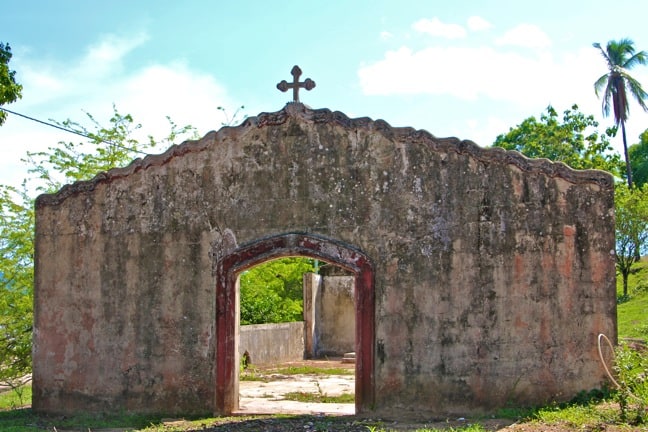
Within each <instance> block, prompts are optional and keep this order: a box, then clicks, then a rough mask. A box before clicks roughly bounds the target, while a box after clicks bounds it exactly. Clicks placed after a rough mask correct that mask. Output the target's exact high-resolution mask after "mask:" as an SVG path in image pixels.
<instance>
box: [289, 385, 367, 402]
mask: <svg viewBox="0 0 648 432" xmlns="http://www.w3.org/2000/svg"><path fill="white" fill-rule="evenodd" d="M283 398H284V399H285V400H289V401H297V402H306V403H311V402H314V403H354V402H355V396H354V395H352V394H350V393H342V394H341V395H338V396H329V395H328V394H326V393H323V392H322V390H321V388H320V389H319V392H317V393H311V392H299V391H298V392H288V393H285V394H284V395H283Z"/></svg>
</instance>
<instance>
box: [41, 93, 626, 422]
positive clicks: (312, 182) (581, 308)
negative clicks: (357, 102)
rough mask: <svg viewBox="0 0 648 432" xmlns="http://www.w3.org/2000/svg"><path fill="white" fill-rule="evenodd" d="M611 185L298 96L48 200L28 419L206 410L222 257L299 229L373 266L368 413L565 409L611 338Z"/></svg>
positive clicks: (589, 379) (595, 378)
mask: <svg viewBox="0 0 648 432" xmlns="http://www.w3.org/2000/svg"><path fill="white" fill-rule="evenodd" d="M611 182H612V180H611V178H610V176H609V175H607V174H605V173H601V172H596V171H586V172H575V171H572V170H570V169H568V168H566V167H565V166H564V165H562V164H552V163H549V162H548V161H531V160H528V159H526V158H524V157H522V156H520V155H519V154H516V153H510V152H503V151H500V150H485V149H481V148H479V147H477V146H475V145H474V144H472V143H470V142H465V141H462V142H460V141H458V140H455V139H443V140H442V139H436V138H434V137H433V136H431V135H429V134H427V133H426V132H421V131H414V130H412V129H409V128H403V129H397V128H391V127H390V126H389V125H387V124H386V123H385V122H382V121H376V122H373V121H371V120H369V119H356V120H350V119H348V118H347V117H345V116H344V115H343V114H340V113H331V112H330V111H327V110H316V111H314V110H310V109H307V108H305V107H304V106H303V105H300V104H294V105H288V106H287V107H286V108H285V109H284V110H282V111H280V112H278V113H272V114H263V115H260V116H259V117H258V118H252V119H248V120H247V121H246V122H245V123H244V124H243V125H242V126H240V127H238V128H224V129H222V130H221V131H219V132H218V133H210V134H208V135H207V136H206V137H205V138H203V139H202V140H201V141H199V142H190V143H185V144H183V145H182V146H179V147H174V148H172V149H170V150H169V151H168V152H167V153H166V154H164V155H161V156H156V157H147V158H145V159H144V160H143V161H136V162H135V163H133V164H132V165H131V166H130V167H128V168H125V169H121V170H113V171H111V172H109V173H108V174H103V175H101V176H99V177H98V178H96V179H95V180H94V181H91V182H86V183H80V184H76V185H74V186H69V187H66V188H64V189H63V190H62V191H60V192H59V193H58V194H57V195H48V196H41V197H39V199H38V200H37V225H36V285H35V331H34V383H33V387H34V399H33V406H34V409H35V410H36V411H39V412H59V413H60V412H75V411H77V412H78V411H102V410H115V409H125V410H129V411H138V412H147V411H148V412H151V411H157V412H166V413H191V412H193V413H198V412H200V413H203V412H204V413H207V412H212V411H213V407H214V382H215V374H216V373H218V371H216V370H215V366H214V365H215V361H214V360H215V356H216V355H218V353H216V352H215V347H216V341H215V337H216V334H217V333H216V329H215V324H214V323H215V318H216V316H217V314H218V313H220V312H219V311H217V310H216V307H215V292H214V287H215V285H216V282H215V279H214V268H215V263H216V262H217V261H218V260H219V258H220V257H222V256H223V255H224V254H225V253H227V251H229V250H232V248H234V247H235V246H236V244H244V243H249V242H252V241H254V240H257V239H260V238H263V237H266V236H270V235H275V234H280V233H287V232H307V233H313V234H316V235H319V236H322V237H326V238H331V239H335V240H337V241H340V242H344V243H346V244H349V245H352V246H353V247H355V248H358V249H359V250H361V251H362V252H363V253H364V254H366V255H367V256H368V257H370V258H371V260H372V261H373V265H374V270H375V281H374V289H375V311H374V317H375V340H374V341H371V345H372V346H373V347H374V351H373V353H372V354H373V355H374V356H375V361H374V370H373V375H372V376H373V379H374V382H373V383H372V384H371V386H372V388H373V394H372V395H371V398H372V405H371V408H372V409H373V410H374V412H375V413H376V414H377V415H385V416H388V415H403V414H404V413H408V412H410V413H417V414H418V415H422V416H425V415H441V414H446V413H464V414H465V413H474V412H483V411H488V410H490V409H493V408H496V407H500V406H504V405H507V404H510V403H513V404H518V405H525V404H537V403H542V402H545V401H547V400H551V399H558V400H562V399H565V398H569V397H570V396H571V395H573V394H574V393H576V392H577V391H579V390H582V389H589V388H592V387H596V386H597V385H598V384H599V383H600V382H601V381H602V380H603V372H602V370H601V367H600V364H599V361H598V358H597V352H596V337H597V334H598V333H600V332H603V333H606V334H607V335H615V334H616V312H615V311H616V309H615V308H616V305H615V288H614V256H613V250H614V221H613V190H612V185H611ZM221 354H222V353H221Z"/></svg>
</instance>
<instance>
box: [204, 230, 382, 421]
mask: <svg viewBox="0 0 648 432" xmlns="http://www.w3.org/2000/svg"><path fill="white" fill-rule="evenodd" d="M293 255H295V256H306V257H311V258H316V259H320V260H323V261H327V262H329V263H332V264H335V265H338V266H340V267H343V268H344V269H347V270H349V271H351V272H353V274H354V275H355V296H356V298H355V305H356V306H355V307H356V372H355V375H356V378H355V405H356V406H355V409H356V414H359V413H361V412H364V411H367V410H369V409H370V408H371V406H372V404H373V399H374V395H373V389H374V385H373V370H374V270H373V265H372V264H371V261H370V260H369V258H368V257H367V256H366V255H365V254H363V253H362V252H360V251H359V250H358V249H355V248H353V247H351V246H349V245H346V244H344V243H341V242H338V241H335V240H330V239H326V238H323V237H318V236H314V235H312V234H304V233H287V234H281V235H277V236H273V237H268V238H263V239H260V240H257V241H255V242H252V243H249V244H247V245H243V246H240V247H238V248H236V249H235V250H234V251H232V252H231V253H230V254H228V255H226V256H224V257H223V258H221V259H220V260H219V261H218V263H217V274H216V277H217V279H216V337H217V341H216V364H215V367H216V371H215V378H216V395H215V396H216V397H215V413H216V414H220V415H226V414H231V413H232V412H233V411H236V410H237V408H238V365H237V364H236V358H237V346H236V341H237V335H236V325H237V323H238V316H237V306H238V287H237V280H238V275H239V274H240V273H241V272H243V271H244V270H246V269H248V268H250V267H253V266H255V265H257V264H259V263H262V262H264V261H268V260H271V259H275V258H280V257H284V256H293Z"/></svg>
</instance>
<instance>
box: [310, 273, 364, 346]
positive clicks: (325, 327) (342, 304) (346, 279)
mask: <svg viewBox="0 0 648 432" xmlns="http://www.w3.org/2000/svg"><path fill="white" fill-rule="evenodd" d="M353 296H354V278H353V277H352V276H324V277H322V278H321V287H320V290H319V298H318V301H317V302H316V311H317V312H316V319H315V331H316V333H317V337H316V341H317V342H316V344H315V352H316V354H317V356H318V357H323V356H340V355H343V354H344V353H348V352H353V351H354V350H355V305H354V302H353Z"/></svg>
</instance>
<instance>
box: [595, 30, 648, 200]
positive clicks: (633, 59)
mask: <svg viewBox="0 0 648 432" xmlns="http://www.w3.org/2000/svg"><path fill="white" fill-rule="evenodd" d="M593 46H594V48H598V49H599V50H600V51H601V54H603V58H605V61H606V62H607V64H608V70H609V71H608V73H606V74H605V75H603V76H602V77H600V78H599V79H597V80H596V82H595V83H594V91H595V92H596V96H599V93H601V91H603V115H604V116H606V117H607V116H609V115H610V105H611V106H612V109H613V110H614V122H615V124H616V126H617V127H618V126H619V124H620V125H621V133H622V134H623V155H624V157H625V163H626V173H627V175H628V187H630V188H632V170H631V168H630V159H629V157H628V143H627V140H626V130H625V122H626V120H628V114H629V113H630V105H629V103H628V94H627V93H628V92H629V93H630V94H631V95H632V96H633V97H634V98H635V99H636V100H637V102H639V105H640V106H641V108H643V109H644V111H648V106H646V100H648V93H646V92H645V91H644V89H642V88H641V84H640V83H639V81H637V80H636V79H634V78H633V77H631V76H630V74H628V70H630V69H632V68H633V67H634V66H636V65H638V64H641V65H645V64H646V62H647V61H648V54H646V52H645V51H639V52H638V53H635V48H634V42H632V41H631V40H630V39H621V40H619V41H613V40H612V41H609V42H608V43H607V46H606V47H605V50H603V48H601V44H600V43H595V44H593ZM610 101H611V104H610Z"/></svg>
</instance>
